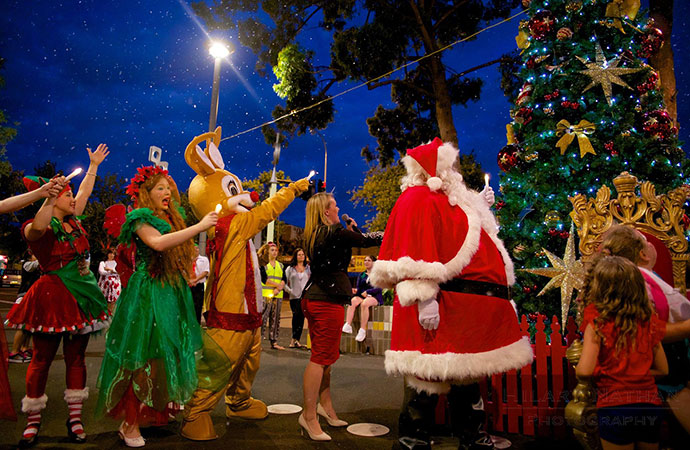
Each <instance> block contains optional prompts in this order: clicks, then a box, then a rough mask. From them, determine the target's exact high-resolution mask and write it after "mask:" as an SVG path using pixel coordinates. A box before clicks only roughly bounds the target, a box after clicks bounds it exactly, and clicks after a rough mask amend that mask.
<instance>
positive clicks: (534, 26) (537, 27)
mask: <svg viewBox="0 0 690 450" xmlns="http://www.w3.org/2000/svg"><path fill="white" fill-rule="evenodd" d="M554 25H555V20H554V18H553V14H552V13H551V11H540V12H538V13H536V14H535V15H534V17H532V18H531V19H530V21H529V23H528V24H527V27H528V28H529V33H530V34H531V35H532V37H533V38H535V39H537V40H541V39H544V38H545V37H546V35H547V34H549V33H550V32H552V31H553V28H554Z"/></svg>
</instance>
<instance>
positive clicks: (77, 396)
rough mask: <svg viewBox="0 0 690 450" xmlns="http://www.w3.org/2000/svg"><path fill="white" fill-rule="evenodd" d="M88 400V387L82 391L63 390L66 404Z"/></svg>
mask: <svg viewBox="0 0 690 450" xmlns="http://www.w3.org/2000/svg"><path fill="white" fill-rule="evenodd" d="M87 398H89V387H88V386H87V387H85V388H84V389H65V397H64V399H65V401H66V402H67V403H75V402H79V401H82V402H83V401H84V400H86V399H87Z"/></svg>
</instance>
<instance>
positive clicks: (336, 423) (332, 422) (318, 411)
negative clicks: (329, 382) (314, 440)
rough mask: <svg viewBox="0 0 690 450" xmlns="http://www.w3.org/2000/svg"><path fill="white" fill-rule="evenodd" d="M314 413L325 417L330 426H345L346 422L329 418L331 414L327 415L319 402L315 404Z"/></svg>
mask: <svg viewBox="0 0 690 450" xmlns="http://www.w3.org/2000/svg"><path fill="white" fill-rule="evenodd" d="M316 414H318V415H320V416H321V417H323V418H324V419H326V422H328V425H330V426H332V427H346V426H347V422H345V421H344V420H340V419H331V416H329V415H328V413H327V412H326V410H325V409H324V408H323V406H321V403H317V404H316Z"/></svg>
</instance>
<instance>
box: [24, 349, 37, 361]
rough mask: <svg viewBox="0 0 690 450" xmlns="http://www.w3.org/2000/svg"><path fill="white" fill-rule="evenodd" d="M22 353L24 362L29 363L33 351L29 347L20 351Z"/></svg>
mask: <svg viewBox="0 0 690 450" xmlns="http://www.w3.org/2000/svg"><path fill="white" fill-rule="evenodd" d="M22 355H23V356H24V362H25V363H30V362H31V358H33V356H34V352H33V351H32V350H31V349H29V350H26V351H25V352H22Z"/></svg>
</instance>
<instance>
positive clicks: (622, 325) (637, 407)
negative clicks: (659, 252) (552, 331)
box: [576, 250, 668, 450]
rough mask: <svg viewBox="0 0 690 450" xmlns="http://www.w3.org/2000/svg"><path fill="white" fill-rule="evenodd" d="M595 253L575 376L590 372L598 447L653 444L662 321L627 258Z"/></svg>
mask: <svg viewBox="0 0 690 450" xmlns="http://www.w3.org/2000/svg"><path fill="white" fill-rule="evenodd" d="M607 253H608V252H607V251H606V250H604V251H603V252H601V253H597V254H596V255H595V256H594V257H593V259H592V261H591V262H590V265H589V271H588V273H587V276H586V278H585V284H584V287H583V290H582V298H583V300H584V303H583V305H584V311H583V320H582V325H581V329H582V330H583V332H584V338H583V348H582V356H581V357H580V361H579V363H578V365H577V367H576V373H577V375H578V377H593V378H594V381H595V384H596V387H597V408H598V411H597V414H598V418H599V437H600V438H601V443H602V447H603V448H604V450H608V449H633V448H635V446H637V447H636V448H641V449H650V450H651V449H657V448H659V430H660V425H661V414H662V407H661V398H660V397H659V391H658V389H657V387H656V383H655V381H654V377H655V376H663V375H666V374H668V362H667V361H666V355H665V354H664V350H663V348H662V347H661V340H662V339H663V337H664V333H665V331H666V326H665V323H664V322H663V321H662V320H660V319H659V317H658V316H657V314H656V313H655V312H654V309H653V307H652V304H651V302H650V301H649V298H648V296H647V289H646V286H645V280H644V278H643V277H642V274H641V273H640V271H639V270H638V268H637V266H636V265H635V264H634V263H633V262H631V261H630V260H628V259H626V258H623V257H619V256H610V255H608V254H607Z"/></svg>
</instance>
